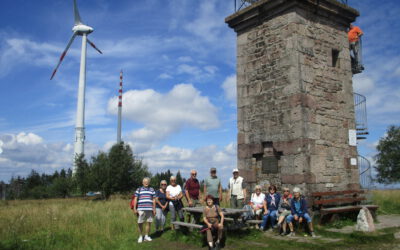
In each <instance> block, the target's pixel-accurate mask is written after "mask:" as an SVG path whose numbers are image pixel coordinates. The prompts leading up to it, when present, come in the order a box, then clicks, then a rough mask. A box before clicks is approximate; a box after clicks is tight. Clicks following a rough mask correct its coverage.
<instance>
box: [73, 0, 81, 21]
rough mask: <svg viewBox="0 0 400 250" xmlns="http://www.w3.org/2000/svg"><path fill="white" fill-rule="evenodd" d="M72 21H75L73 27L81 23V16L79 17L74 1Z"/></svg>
mask: <svg viewBox="0 0 400 250" xmlns="http://www.w3.org/2000/svg"><path fill="white" fill-rule="evenodd" d="M74 19H75V25H78V24H81V23H82V21H81V16H80V15H79V10H78V6H77V5H76V0H74Z"/></svg>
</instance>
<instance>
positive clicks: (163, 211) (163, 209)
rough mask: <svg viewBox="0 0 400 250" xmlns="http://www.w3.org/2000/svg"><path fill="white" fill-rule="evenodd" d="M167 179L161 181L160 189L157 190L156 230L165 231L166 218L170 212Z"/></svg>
mask: <svg viewBox="0 0 400 250" xmlns="http://www.w3.org/2000/svg"><path fill="white" fill-rule="evenodd" d="M166 189H167V181H166V180H162V181H161V182H160V189H158V190H157V191H156V231H157V232H158V231H161V232H163V231H164V225H165V218H166V217H167V214H168V200H167V190H166Z"/></svg>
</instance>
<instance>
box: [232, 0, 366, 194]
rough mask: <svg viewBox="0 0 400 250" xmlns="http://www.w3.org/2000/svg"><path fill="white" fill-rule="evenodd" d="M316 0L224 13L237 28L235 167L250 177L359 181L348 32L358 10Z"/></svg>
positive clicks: (337, 186)
mask: <svg viewBox="0 0 400 250" xmlns="http://www.w3.org/2000/svg"><path fill="white" fill-rule="evenodd" d="M314 2H316V1H311V0H303V1H301V0H298V1H296V0H292V1H290V0H286V1H284V0H281V1H280V0H275V1H274V0H269V1H267V0H264V1H259V2H258V3H257V4H253V5H252V6H250V7H248V8H247V9H245V10H243V11H242V12H239V13H236V14H235V15H233V16H231V17H228V18H227V20H226V21H227V22H228V24H229V25H230V26H231V27H233V28H234V29H235V30H236V31H237V33H238V36H237V93H238V101H237V103H238V168H239V169H240V170H241V173H242V175H244V176H245V178H246V179H247V180H248V182H249V183H250V184H253V185H254V184H256V183H257V184H262V185H264V186H268V185H269V184H275V185H277V186H278V187H281V186H288V187H290V188H293V187H294V186H299V187H301V188H302V189H303V190H304V191H305V192H310V191H316V190H318V191H324V190H343V189H349V188H359V179H358V178H359V174H358V168H357V166H356V165H352V164H351V158H353V159H354V158H357V148H356V147H355V146H350V145H349V129H355V121H354V102H353V87H352V73H351V66H350V55H349V45H348V40H347V32H346V28H347V27H348V26H349V23H350V22H351V21H354V18H355V17H356V16H357V15H358V13H357V12H356V11H355V10H352V9H349V8H348V7H347V8H346V7H345V6H342V5H340V4H336V2H335V1H331V0H325V1H322V0H321V1H320V2H321V4H318V5H317V4H315V3H314ZM353 163H354V162H353Z"/></svg>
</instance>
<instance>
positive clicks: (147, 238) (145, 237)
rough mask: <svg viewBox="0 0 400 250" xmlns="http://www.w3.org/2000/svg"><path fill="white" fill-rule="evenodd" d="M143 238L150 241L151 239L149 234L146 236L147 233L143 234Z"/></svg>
mask: <svg viewBox="0 0 400 250" xmlns="http://www.w3.org/2000/svg"><path fill="white" fill-rule="evenodd" d="M144 240H145V241H152V239H151V238H150V236H148V235H145V236H144Z"/></svg>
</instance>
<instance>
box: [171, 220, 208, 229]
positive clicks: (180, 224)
mask: <svg viewBox="0 0 400 250" xmlns="http://www.w3.org/2000/svg"><path fill="white" fill-rule="evenodd" d="M171 223H172V224H173V225H176V226H181V227H187V228H196V229H201V228H203V225H199V224H192V223H187V222H183V221H173V222H171Z"/></svg>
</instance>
